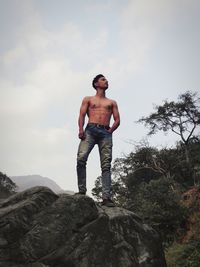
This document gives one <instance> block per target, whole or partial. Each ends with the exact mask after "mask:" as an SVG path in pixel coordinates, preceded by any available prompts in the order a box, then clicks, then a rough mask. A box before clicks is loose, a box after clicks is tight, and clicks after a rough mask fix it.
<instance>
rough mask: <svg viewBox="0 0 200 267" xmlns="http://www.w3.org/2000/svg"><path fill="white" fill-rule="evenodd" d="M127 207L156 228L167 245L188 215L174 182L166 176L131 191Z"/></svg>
mask: <svg viewBox="0 0 200 267" xmlns="http://www.w3.org/2000/svg"><path fill="white" fill-rule="evenodd" d="M127 208H128V209H130V210H133V211H134V212H136V213H137V214H138V215H140V216H141V217H142V218H143V219H144V220H145V221H146V223H148V224H149V225H151V226H152V227H153V228H154V229H156V230H157V231H158V232H159V233H160V235H161V238H162V240H163V242H164V243H165V245H167V244H168V243H170V242H171V241H173V240H174V236H175V235H176V231H177V228H180V226H181V225H182V224H183V222H184V220H185V218H186V216H187V210H186V208H185V207H183V206H182V205H181V203H180V197H179V196H178V195H177V194H176V193H175V191H174V190H173V184H172V182H171V181H170V180H168V179H167V178H164V177H161V178H160V179H158V180H151V181H150V182H149V183H143V184H141V186H140V187H139V188H138V190H136V191H135V192H131V194H130V198H129V203H128V207H127Z"/></svg>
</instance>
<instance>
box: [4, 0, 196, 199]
mask: <svg viewBox="0 0 200 267" xmlns="http://www.w3.org/2000/svg"><path fill="white" fill-rule="evenodd" d="M199 14H200V1H199V0H187V1H186V0H151V1H149V0H132V1H131V0H123V1H122V0H110V1H109V0H107V1H106V0H101V1H100V0H99V1H97V0H75V1H71V0H57V1H55V0H54V1H53V0H0V125H1V130H0V152H1V153H0V171H2V172H4V173H6V174H7V175H8V176H16V175H28V174H39V175H42V176H46V177H49V178H51V179H53V180H54V181H55V182H56V183H57V184H58V185H60V186H61V187H62V188H63V189H68V190H73V191H77V190H78V187H77V178H76V154H77V149H78V144H79V139H78V137H77V136H78V123H77V121H78V115H79V108H80V104H81V101H82V98H83V97H84V96H86V95H88V96H89V95H94V94H95V90H94V89H93V87H92V85H91V82H92V79H93V78H94V76H96V75H97V74H99V73H102V74H104V75H105V77H106V78H107V79H108V81H109V88H108V90H107V97H109V98H111V99H115V100H116V101H117V103H118V106H119V111H120V114H121V125H120V127H119V128H118V129H117V130H116V131H115V132H114V133H113V145H114V147H113V159H114V158H116V157H120V156H122V155H123V153H129V152H130V151H131V150H132V149H133V146H132V145H130V144H129V142H128V141H129V140H132V141H134V142H139V141H140V140H141V139H142V138H144V137H145V136H146V133H147V130H146V129H145V128H144V126H143V125H138V124H136V123H135V121H136V120H138V119H139V118H140V117H141V116H143V115H149V114H150V113H151V112H152V111H153V105H155V104H162V101H163V100H164V99H168V100H176V99H177V97H178V95H179V94H180V93H183V92H185V91H186V90H192V91H199V84H200V75H199V69H200V53H199V48H200V16H199ZM86 122H87V120H86ZM177 139H178V138H177V137H176V136H174V135H167V136H164V135H162V134H158V135H156V136H154V137H152V138H150V139H149V142H150V144H151V145H154V146H157V147H161V146H165V145H167V146H170V145H173V144H174V143H175V141H176V140H177ZM100 173H101V171H100V163H99V155H98V149H97V147H95V148H94V149H93V151H92V152H91V154H90V156H89V159H88V164H87V189H88V192H87V193H88V195H91V189H92V188H93V186H94V181H95V179H96V177H97V176H99V175H100Z"/></svg>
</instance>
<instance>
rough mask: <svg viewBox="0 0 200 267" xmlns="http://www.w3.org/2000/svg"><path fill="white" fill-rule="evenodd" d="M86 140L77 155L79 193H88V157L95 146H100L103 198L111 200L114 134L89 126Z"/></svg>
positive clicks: (86, 130) (86, 131)
mask: <svg viewBox="0 0 200 267" xmlns="http://www.w3.org/2000/svg"><path fill="white" fill-rule="evenodd" d="M85 135H86V138H85V139H84V140H81V142H80V144H79V147H78V153H77V167H76V169H77V177H78V188H79V192H86V191H87V188H86V164H87V159H88V156H89V154H90V152H91V150H92V149H93V147H94V146H95V144H97V145H98V148H99V155H100V163H101V173H102V174H101V178H102V198H103V199H104V198H111V197H112V189H111V161H112V145H113V143H112V134H111V133H109V132H108V130H106V129H105V128H99V127H98V126H96V125H90V124H89V125H87V126H86V128H85Z"/></svg>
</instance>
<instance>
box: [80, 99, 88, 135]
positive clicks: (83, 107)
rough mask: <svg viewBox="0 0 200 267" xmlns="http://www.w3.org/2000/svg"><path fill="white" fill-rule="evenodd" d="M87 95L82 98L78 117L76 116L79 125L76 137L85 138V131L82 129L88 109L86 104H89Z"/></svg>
mask: <svg viewBox="0 0 200 267" xmlns="http://www.w3.org/2000/svg"><path fill="white" fill-rule="evenodd" d="M89 99H90V98H89V97H88V96H86V97H84V98H83V101H82V104H81V107H80V114H79V118H78V126H79V134H78V137H79V138H80V139H85V132H84V129H83V126H84V123H85V115H86V113H87V110H88V106H89Z"/></svg>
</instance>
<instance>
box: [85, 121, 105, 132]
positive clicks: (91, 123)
mask: <svg viewBox="0 0 200 267" xmlns="http://www.w3.org/2000/svg"><path fill="white" fill-rule="evenodd" d="M87 125H88V126H90V125H95V126H96V127H97V128H104V129H106V130H109V129H110V126H109V125H103V124H99V123H94V122H88V124H87Z"/></svg>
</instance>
